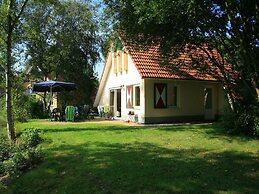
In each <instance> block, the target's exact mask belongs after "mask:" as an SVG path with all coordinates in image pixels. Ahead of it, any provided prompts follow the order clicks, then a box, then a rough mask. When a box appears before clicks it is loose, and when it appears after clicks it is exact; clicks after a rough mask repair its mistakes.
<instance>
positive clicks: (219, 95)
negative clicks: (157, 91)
mask: <svg viewBox="0 0 259 194" xmlns="http://www.w3.org/2000/svg"><path fill="white" fill-rule="evenodd" d="M155 83H165V84H167V98H170V95H171V91H170V90H169V88H170V87H169V85H175V86H178V107H172V106H168V107H167V108H154V84H155ZM205 87H209V88H212V90H213V109H212V111H213V114H214V115H217V114H219V113H220V109H222V108H223V106H224V102H225V100H224V92H223V90H222V89H221V88H220V85H219V84H218V83H215V82H205V81H187V80H166V79H151V78H150V79H145V107H146V109H145V117H172V116H176V117H177V116H179V117H180V116H198V115H204V114H205V108H204V88H205ZM168 100H169V99H167V102H168Z"/></svg>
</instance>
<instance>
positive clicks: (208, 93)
mask: <svg viewBox="0 0 259 194" xmlns="http://www.w3.org/2000/svg"><path fill="white" fill-rule="evenodd" d="M204 118H205V120H214V119H215V114H214V104H213V89H212V88H209V87H207V88H204Z"/></svg>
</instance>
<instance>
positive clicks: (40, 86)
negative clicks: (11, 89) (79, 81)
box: [31, 80, 77, 104]
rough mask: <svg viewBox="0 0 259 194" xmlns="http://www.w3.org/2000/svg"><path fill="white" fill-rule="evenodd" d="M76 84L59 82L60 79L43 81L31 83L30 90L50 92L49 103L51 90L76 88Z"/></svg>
mask: <svg viewBox="0 0 259 194" xmlns="http://www.w3.org/2000/svg"><path fill="white" fill-rule="evenodd" d="M76 89H77V88H76V84H75V83H72V82H61V81H53V80H49V81H44V82H39V83H36V84H34V85H33V87H32V89H31V91H32V92H50V93H51V98H50V104H51V103H52V98H53V92H63V91H72V90H76Z"/></svg>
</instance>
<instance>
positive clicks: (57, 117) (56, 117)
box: [50, 108, 62, 121]
mask: <svg viewBox="0 0 259 194" xmlns="http://www.w3.org/2000/svg"><path fill="white" fill-rule="evenodd" d="M61 120H62V115H61V111H60V109H59V108H54V109H53V110H52V111H51V113H50V121H61Z"/></svg>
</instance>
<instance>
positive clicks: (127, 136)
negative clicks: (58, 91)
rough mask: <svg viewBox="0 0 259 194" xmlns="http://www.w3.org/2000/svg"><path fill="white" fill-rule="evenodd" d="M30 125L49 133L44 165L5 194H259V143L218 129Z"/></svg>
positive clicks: (98, 124)
mask: <svg viewBox="0 0 259 194" xmlns="http://www.w3.org/2000/svg"><path fill="white" fill-rule="evenodd" d="M26 127H37V128H39V129H41V131H42V132H43V134H42V136H43V137H44V138H45V142H44V143H43V144H42V150H43V152H44V154H45V158H44V161H43V162H42V163H41V164H40V165H39V166H38V167H36V168H35V169H32V170H31V171H29V172H27V173H25V174H24V175H23V176H21V177H20V178H18V179H16V180H13V181H11V182H10V183H9V184H8V186H6V187H3V186H2V189H0V193H1V192H2V193H6V194H9V193H15V194H16V193H30V194H31V193H37V194H41V193H42V194H50V193H61V194H65V193H66V194H70V193H75V194H79V193H80V194H81V193H90V194H92V193H111V194H113V193H123V194H124V193H132V194H135V193H177V192H179V193H259V152H258V150H259V141H258V140H255V139H250V138H246V137H236V136H228V135H225V133H223V132H222V131H221V129H220V128H219V127H217V126H216V125H210V124H207V125H179V126H170V127H168V126H167V127H166V126H164V127H155V126H154V127H141V126H129V125H127V124H118V123H114V122H110V123H109V122H108V123H107V122H106V123H105V122H100V123H75V124H74V123H72V124H71V123H70V124H69V123H62V124H56V123H49V122H43V121H31V122H29V123H24V124H18V125H17V128H18V130H22V129H24V128H26ZM0 187H1V186H0Z"/></svg>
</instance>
